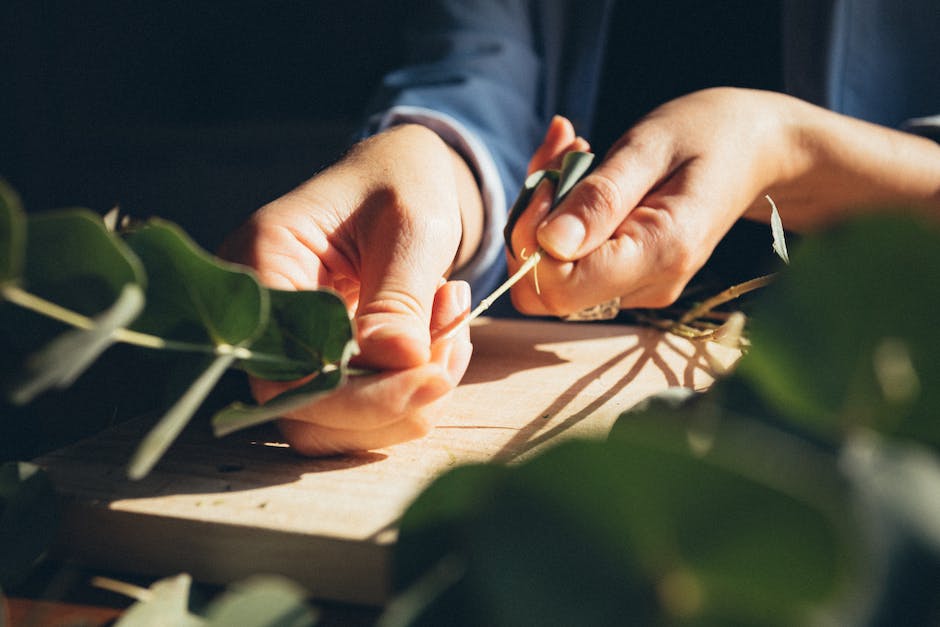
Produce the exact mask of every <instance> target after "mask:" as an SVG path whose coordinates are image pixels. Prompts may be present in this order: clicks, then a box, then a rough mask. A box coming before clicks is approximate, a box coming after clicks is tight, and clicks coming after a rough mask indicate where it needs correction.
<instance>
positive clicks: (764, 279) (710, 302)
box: [678, 273, 777, 325]
mask: <svg viewBox="0 0 940 627" xmlns="http://www.w3.org/2000/svg"><path fill="white" fill-rule="evenodd" d="M776 278H777V274H776V273H772V274H765V275H764V276H759V277H757V278H756V279H751V280H750V281H745V282H744V283H738V284H737V285H732V286H731V287H729V288H728V289H726V290H725V291H723V292H721V293H719V294H716V295H714V296H712V297H711V298H708V299H706V300H704V301H702V302H701V303H699V304H698V305H697V306H695V307H693V308H692V309H690V310H689V311H687V312H686V313H685V315H683V316H682V317H681V318H679V322H678V324H680V325H686V324H689V323H690V322H693V321H694V320H697V319H699V318H701V317H702V316H704V315H706V314H707V313H709V312H710V311H711V310H712V309H714V308H715V307H717V306H719V305H723V304H725V303H727V302H728V301H731V300H734V299H735V298H738V297H739V296H743V295H744V294H747V293H748V292H752V291H754V290H756V289H760V288H762V287H766V286H767V285H770V284H771V283H773V281H774V279H776Z"/></svg>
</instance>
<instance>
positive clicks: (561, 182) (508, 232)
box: [503, 151, 594, 259]
mask: <svg viewBox="0 0 940 627" xmlns="http://www.w3.org/2000/svg"><path fill="white" fill-rule="evenodd" d="M593 161H594V155H593V154H592V153H590V152H580V151H572V152H569V153H567V154H565V156H564V157H563V158H562V162H561V169H560V170H537V171H536V172H533V173H532V174H530V175H529V176H528V177H527V178H526V180H525V182H524V183H523V185H522V189H521V190H519V195H518V196H517V197H516V200H515V202H513V204H512V208H511V209H510V210H509V215H508V217H507V218H506V226H505V227H504V228H503V239H504V240H505V241H506V248H507V249H508V250H509V252H510V254H511V255H512V256H513V259H515V257H516V251H515V250H513V248H512V230H513V229H514V228H515V226H516V223H517V222H518V221H519V218H520V217H521V216H522V213H523V212H524V211H525V210H526V208H527V207H528V206H529V202H530V201H531V200H532V194H534V193H535V189H536V188H537V187H538V186H539V184H540V183H541V182H542V181H543V180H546V179H547V180H549V181H551V182H552V183H554V184H555V193H554V196H553V200H552V207H551V210H554V209H555V207H557V206H558V204H559V203H560V202H561V201H562V200H563V199H564V197H565V196H566V195H567V194H568V192H569V191H571V188H572V187H574V186H575V185H576V184H577V182H578V181H580V180H581V178H582V177H583V176H584V175H585V174H587V171H588V170H589V169H590V167H591V163H593Z"/></svg>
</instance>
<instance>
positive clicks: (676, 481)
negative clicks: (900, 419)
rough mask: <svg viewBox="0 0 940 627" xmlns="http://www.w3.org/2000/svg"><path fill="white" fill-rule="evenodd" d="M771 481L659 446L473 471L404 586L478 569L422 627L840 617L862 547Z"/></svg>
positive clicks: (421, 503) (455, 488)
mask: <svg viewBox="0 0 940 627" xmlns="http://www.w3.org/2000/svg"><path fill="white" fill-rule="evenodd" d="M759 476H760V475H759V473H758V474H751V473H748V472H740V471H738V470H737V469H735V468H734V467H730V466H728V465H727V464H726V463H724V461H723V462H722V463H716V462H715V461H713V460H712V458H709V457H707V456H706V457H701V456H699V455H696V454H693V453H692V452H690V451H688V450H684V449H680V448H678V447H676V446H674V445H673V444H666V445H662V442H661V440H660V439H658V438H641V439H640V440H631V439H628V438H618V439H616V440H612V441H610V442H607V443H596V442H595V443H588V442H570V443H565V444H561V445H559V446H557V447H555V448H554V449H551V450H550V451H548V452H546V453H545V454H543V455H542V456H540V457H537V458H535V459H533V460H532V461H530V462H528V463H526V464H523V465H521V466H519V467H518V468H514V469H511V470H502V471H499V469H490V470H485V469H483V468H474V469H459V470H458V471H455V472H453V473H451V474H448V475H444V476H443V477H441V478H440V479H438V480H437V481H436V482H435V483H434V484H432V485H431V487H430V488H429V489H428V490H427V491H426V492H425V493H424V494H423V495H422V496H420V497H419V498H418V499H417V501H416V502H415V504H414V505H413V506H412V508H410V509H409V510H408V511H407V512H406V513H405V515H404V517H403V519H402V525H401V536H400V540H399V549H398V550H397V552H396V564H397V565H398V566H397V572H398V573H399V574H400V575H402V574H405V575H407V574H410V575H411V579H405V580H404V581H402V580H399V584H400V585H405V584H406V582H408V581H414V580H415V578H416V577H415V573H416V571H417V572H421V571H422V569H423V570H425V571H426V570H427V569H428V568H430V567H431V566H432V565H433V564H434V563H435V562H436V560H439V559H441V557H442V556H444V555H448V554H453V555H456V556H457V557H458V558H460V559H461V560H463V561H464V562H465V563H466V565H467V570H466V575H465V576H464V577H463V579H462V580H461V581H460V582H459V583H457V584H456V585H455V586H454V587H453V588H452V589H451V590H448V591H447V592H445V593H443V594H442V595H441V596H440V597H439V599H438V600H437V601H436V602H435V603H433V604H432V606H431V607H429V608H428V609H427V611H426V612H424V613H423V615H422V617H421V619H420V620H419V621H416V624H428V625H431V624H441V621H443V620H448V619H449V622H448V624H466V625H474V624H488V625H518V624H540V625H565V624H624V623H627V624H642V625H645V624H686V622H688V624H711V625H728V624H736V625H739V624H740V625H745V624H752V625H758V624H760V625H791V624H806V623H807V621H808V620H809V619H810V617H818V616H820V614H819V613H820V612H822V611H825V608H826V607H828V604H830V603H835V602H837V601H841V598H840V593H841V592H843V591H844V588H843V586H844V584H845V583H846V579H847V576H848V572H847V571H848V570H849V568H850V566H851V561H850V560H849V559H848V557H847V554H848V549H849V548H850V547H849V546H847V545H846V538H845V537H844V536H843V535H842V528H841V525H840V524H839V523H838V522H837V521H835V520H834V518H833V516H832V511H831V509H829V510H827V511H821V510H819V509H818V508H817V507H816V504H815V503H809V502H807V501H804V500H801V499H799V498H797V497H796V496H795V495H794V494H792V493H790V492H788V491H781V490H780V489H779V488H778V487H777V486H775V485H768V484H766V483H764V482H762V481H760V480H759V478H758V477H759ZM468 479H469V480H468ZM836 496H838V494H837V495H836ZM838 502H842V503H844V502H845V498H844V496H843V497H840V498H839V499H838ZM843 513H844V510H843ZM412 552H414V555H412ZM409 562H411V564H409ZM455 621H456V622H455Z"/></svg>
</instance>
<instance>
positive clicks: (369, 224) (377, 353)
mask: <svg viewBox="0 0 940 627" xmlns="http://www.w3.org/2000/svg"><path fill="white" fill-rule="evenodd" d="M429 202H439V199H437V198H435V199H430V200H429ZM409 211H410V210H409V208H406V207H400V206H398V205H397V204H396V203H394V202H391V203H389V202H382V203H381V206H378V207H372V208H369V209H367V212H369V213H371V214H372V215H365V216H363V220H361V223H362V224H364V225H365V226H364V227H363V228H364V229H367V230H366V231H365V232H363V233H362V234H361V235H360V236H359V237H358V238H357V241H358V242H359V246H360V249H361V252H360V257H361V262H360V263H361V269H360V279H361V283H360V291H359V308H358V310H357V312H356V325H357V330H358V341H359V346H360V349H361V353H360V356H359V362H360V363H363V364H365V365H368V366H370V367H375V368H381V369H402V368H411V367H414V366H417V365H419V364H422V363H426V362H427V361H428V360H429V359H430V342H431V340H430V329H429V326H430V321H431V315H432V307H433V302H434V295H435V293H436V291H437V288H438V285H439V284H440V280H441V277H442V276H443V275H444V274H445V273H446V271H447V268H448V266H449V265H450V262H451V260H452V259H453V258H454V255H455V254H456V252H457V245H458V243H459V241H460V227H459V221H457V223H456V225H454V224H451V223H450V222H447V221H446V220H444V219H442V218H434V217H433V216H415V215H414V213H413V212H412V213H409ZM444 211H445V212H447V213H449V215H453V216H457V215H459V210H458V208H457V207H456V206H455V207H452V208H444Z"/></svg>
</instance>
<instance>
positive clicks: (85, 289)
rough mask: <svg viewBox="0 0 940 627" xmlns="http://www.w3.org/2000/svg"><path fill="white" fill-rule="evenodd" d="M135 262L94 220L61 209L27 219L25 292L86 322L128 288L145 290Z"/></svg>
mask: <svg viewBox="0 0 940 627" xmlns="http://www.w3.org/2000/svg"><path fill="white" fill-rule="evenodd" d="M145 282H146V277H145V274H144V271H143V267H142V266H141V264H140V261H139V260H138V259H137V257H136V256H135V255H134V254H133V253H132V252H131V251H130V250H129V249H128V248H127V246H126V245H125V244H124V243H123V242H122V241H121V240H120V239H118V238H117V237H116V236H115V235H114V234H113V233H111V232H109V231H108V230H107V229H106V228H105V226H104V223H103V222H102V221H101V218H100V217H98V215H97V214H95V213H92V212H91V211H88V210H86V209H62V210H57V211H50V212H46V213H41V214H36V215H32V216H30V217H29V219H28V222H27V232H26V265H25V267H24V268H23V287H24V289H26V290H28V291H29V292H32V293H33V294H36V295H37V296H40V297H42V298H44V299H46V300H48V301H51V302H54V303H56V304H57V305H61V306H63V307H66V308H68V309H71V310H73V311H76V312H78V313H80V314H83V315H86V316H94V315H95V314H98V313H100V312H102V311H104V310H106V309H108V308H109V307H111V306H112V305H113V304H114V302H115V301H116V300H117V298H118V296H120V294H121V293H122V291H123V290H124V286H125V285H127V284H131V283H133V284H137V285H140V286H141V287H143V286H144V284H145Z"/></svg>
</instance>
